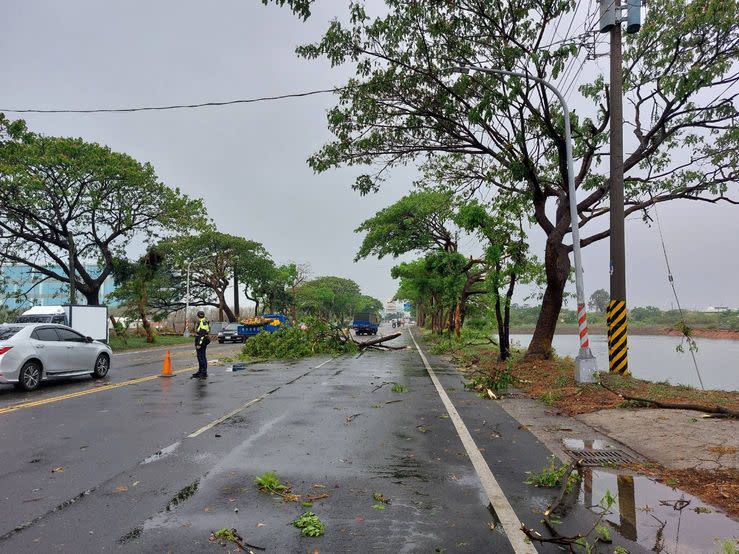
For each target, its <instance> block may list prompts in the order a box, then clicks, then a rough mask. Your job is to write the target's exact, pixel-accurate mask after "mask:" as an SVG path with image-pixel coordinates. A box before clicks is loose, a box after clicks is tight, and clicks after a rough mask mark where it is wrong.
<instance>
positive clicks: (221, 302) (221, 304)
mask: <svg viewBox="0 0 739 554" xmlns="http://www.w3.org/2000/svg"><path fill="white" fill-rule="evenodd" d="M217 296H218V317H219V318H220V319H221V321H223V313H224V312H225V313H226V317H227V318H228V322H229V323H233V322H234V321H236V316H235V315H234V313H233V310H231V308H229V307H228V304H226V296H225V293H224V292H219V293H217Z"/></svg>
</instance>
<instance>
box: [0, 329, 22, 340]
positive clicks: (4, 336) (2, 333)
mask: <svg viewBox="0 0 739 554" xmlns="http://www.w3.org/2000/svg"><path fill="white" fill-rule="evenodd" d="M21 329H23V327H6V326H5V325H2V326H0V340H8V339H9V338H10V337H12V336H13V335H15V334H16V333H17V332H18V331H20V330H21Z"/></svg>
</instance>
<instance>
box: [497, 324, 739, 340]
mask: <svg viewBox="0 0 739 554" xmlns="http://www.w3.org/2000/svg"><path fill="white" fill-rule="evenodd" d="M534 328H535V327H534V326H533V325H531V326H527V325H521V326H518V327H511V334H512V335H531V334H533V332H534ZM589 331H590V334H591V335H606V334H608V330H607V329H606V327H605V326H601V325H591V326H589ZM578 332H579V331H578V329H577V326H575V325H562V324H560V325H558V326H557V332H556V334H557V335H576V334H578ZM690 332H691V335H692V336H693V337H699V338H704V339H718V340H739V331H732V330H731V329H709V328H707V327H691V329H690ZM629 334H630V335H640V336H641V335H660V336H666V337H681V336H683V333H682V332H681V331H679V330H677V329H673V328H671V327H658V326H643V327H637V326H635V325H630V326H629Z"/></svg>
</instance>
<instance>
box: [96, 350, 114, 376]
mask: <svg viewBox="0 0 739 554" xmlns="http://www.w3.org/2000/svg"><path fill="white" fill-rule="evenodd" d="M109 369H110V358H108V356H107V355H106V354H100V355H99V356H98V357H97V360H95V367H94V368H93V370H92V377H93V379H102V378H103V377H105V376H106V375H107V374H108V370H109Z"/></svg>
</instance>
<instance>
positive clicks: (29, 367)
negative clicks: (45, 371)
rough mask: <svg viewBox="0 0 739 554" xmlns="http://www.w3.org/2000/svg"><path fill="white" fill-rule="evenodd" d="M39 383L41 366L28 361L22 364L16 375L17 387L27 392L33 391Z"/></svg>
mask: <svg viewBox="0 0 739 554" xmlns="http://www.w3.org/2000/svg"><path fill="white" fill-rule="evenodd" d="M40 382H41V366H40V365H39V363H38V362H34V361H30V362H26V363H25V364H23V367H22V368H21V370H20V373H18V386H19V387H20V388H21V389H23V390H27V391H31V390H35V389H37V388H38V385H39V383H40Z"/></svg>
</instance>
